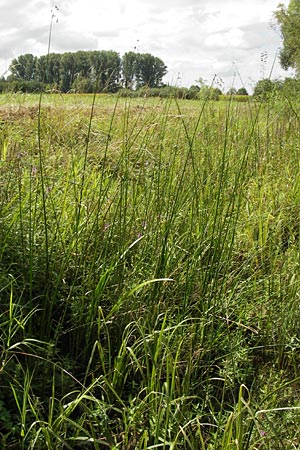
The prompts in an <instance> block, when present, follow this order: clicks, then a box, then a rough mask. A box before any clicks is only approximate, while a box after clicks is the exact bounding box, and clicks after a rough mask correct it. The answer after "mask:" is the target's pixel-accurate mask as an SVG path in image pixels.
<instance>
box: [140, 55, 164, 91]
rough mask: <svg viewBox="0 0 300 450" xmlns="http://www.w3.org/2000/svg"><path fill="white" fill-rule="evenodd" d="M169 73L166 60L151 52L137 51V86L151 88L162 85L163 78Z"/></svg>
mask: <svg viewBox="0 0 300 450" xmlns="http://www.w3.org/2000/svg"><path fill="white" fill-rule="evenodd" d="M166 73H167V66H166V65H165V64H164V62H163V61H162V60H161V59H160V58H157V57H156V56H153V55H151V54H150V53H137V55H136V81H137V87H142V86H147V87H149V88H154V87H160V86H162V84H163V83H162V79H163V77H164V76H165V75H166Z"/></svg>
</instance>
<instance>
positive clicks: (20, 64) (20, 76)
mask: <svg viewBox="0 0 300 450" xmlns="http://www.w3.org/2000/svg"><path fill="white" fill-rule="evenodd" d="M9 70H10V72H11V74H12V77H13V78H14V79H16V80H24V81H31V80H34V78H35V70H36V57H35V56H33V55H32V54H31V53H27V54H25V55H20V56H19V57H18V58H15V59H13V60H12V62H11V64H10V66H9Z"/></svg>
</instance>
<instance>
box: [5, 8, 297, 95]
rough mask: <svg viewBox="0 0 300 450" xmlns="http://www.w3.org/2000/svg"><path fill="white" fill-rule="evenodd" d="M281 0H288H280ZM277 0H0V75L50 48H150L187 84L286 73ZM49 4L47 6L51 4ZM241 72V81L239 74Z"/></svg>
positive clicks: (248, 81) (174, 79)
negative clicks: (281, 56) (279, 53)
mask: <svg viewBox="0 0 300 450" xmlns="http://www.w3.org/2000/svg"><path fill="white" fill-rule="evenodd" d="M280 2H281V3H284V4H288V3H289V1H288V0H280ZM278 3H279V0H250V1H247V2H246V1H243V0H226V1H225V0H105V1H100V0H56V1H55V0H53V1H52V0H0V42H1V44H0V46H1V47H0V75H1V74H4V73H5V71H6V70H7V69H8V66H9V63H10V62H11V60H12V58H15V57H17V56H18V55H20V54H24V53H33V54H34V55H42V54H46V53H47V49H48V37H49V28H50V22H51V15H52V13H55V18H54V20H53V27H52V39H51V51H52V52H64V51H76V50H116V51H118V52H119V53H120V55H121V56H122V55H123V54H124V53H125V52H126V51H130V50H132V51H133V50H137V51H139V52H142V53H152V54H153V55H154V56H158V57H159V58H161V59H162V60H163V61H164V63H165V64H166V65H167V67H168V75H167V76H166V78H165V81H167V82H170V83H172V84H177V85H181V86H187V87H189V86H190V85H191V84H195V80H198V79H199V78H202V79H203V80H205V81H206V82H207V83H208V84H210V83H211V81H212V80H213V78H214V76H215V75H217V76H218V81H217V82H220V83H223V89H225V90H226V89H228V88H229V87H230V86H231V85H232V84H233V85H234V86H235V87H237V88H239V87H241V85H242V84H243V85H244V86H245V87H246V88H247V89H249V90H251V86H253V84H255V82H256V81H257V80H259V79H260V78H262V77H264V78H265V77H268V76H269V74H270V71H271V69H272V67H273V66H274V67H273V71H272V78H278V77H284V76H288V75H290V74H289V73H287V72H285V71H283V70H282V69H281V68H280V64H279V60H278V59H276V53H277V51H278V48H279V47H280V45H281V36H280V32H279V30H278V28H277V29H274V27H272V26H271V25H272V23H274V18H273V12H274V11H275V10H276V8H277V5H278ZM51 11H52V12H51ZM241 80H242V81H241Z"/></svg>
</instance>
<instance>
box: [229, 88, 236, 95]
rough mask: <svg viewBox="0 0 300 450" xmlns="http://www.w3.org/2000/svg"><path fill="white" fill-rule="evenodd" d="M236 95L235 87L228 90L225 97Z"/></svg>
mask: <svg viewBox="0 0 300 450" xmlns="http://www.w3.org/2000/svg"><path fill="white" fill-rule="evenodd" d="M236 94H237V90H236V88H235V87H231V88H230V89H228V91H227V95H236Z"/></svg>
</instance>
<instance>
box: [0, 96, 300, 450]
mask: <svg viewBox="0 0 300 450" xmlns="http://www.w3.org/2000/svg"><path fill="white" fill-rule="evenodd" d="M0 102H1V105H2V106H0V127H1V128H0V130H1V131H0V151H1V161H0V224H1V226H0V269H1V270H0V295H1V306H0V324H1V332H2V334H1V341H0V352H1V362H2V365H1V371H0V385H1V389H0V442H1V446H2V448H7V449H20V448H22V449H45V448H49V449H82V448H89V449H104V448H111V449H113V448H115V449H128V450H129V449H132V450H133V449H148V448H149V449H150V448H161V449H193V450H194V449H202V450H212V449H215V450H218V449H220V450H221V449H222V450H223V449H230V450H231V449H240V450H241V449H243V450H244V449H252V450H254V449H258V448H259V449H284V450H289V449H290V450H292V449H295V448H297V447H298V446H299V443H300V434H299V426H298V424H299V412H300V411H299V376H300V373H299V367H300V361H299V357H300V356H299V355H300V352H299V350H300V341H299V323H300V322H299V321H300V309H299V295H300V285H299V270H298V269H299V264H300V240H299V239H300V238H299V237H300V229H299V196H300V178H299V174H300V171H299V161H300V122H299V113H300V105H299V103H298V102H297V101H296V99H295V96H292V95H291V96H288V95H286V96H285V97H284V98H281V99H279V98H278V97H277V96H276V95H273V96H271V95H270V96H269V97H268V98H267V99H265V101H264V102H251V100H249V101H248V103H237V102H233V101H227V102H212V101H210V100H209V99H208V98H207V97H206V98H204V99H202V100H201V101H199V100H198V101H195V102H194V101H189V102H186V101H184V100H168V99H166V100H163V99H161V98H159V99H148V98H145V99H142V100H141V99H131V98H129V99H127V98H121V97H118V98H117V97H109V96H103V95H99V96H96V97H93V96H72V95H68V96H61V95H57V96H55V95H49V96H43V97H36V96H29V95H24V94H23V95H9V96H8V95H2V96H1V97H0Z"/></svg>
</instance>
